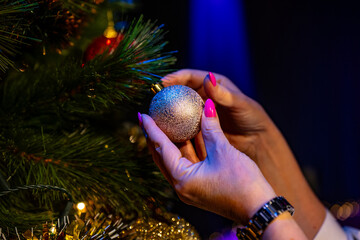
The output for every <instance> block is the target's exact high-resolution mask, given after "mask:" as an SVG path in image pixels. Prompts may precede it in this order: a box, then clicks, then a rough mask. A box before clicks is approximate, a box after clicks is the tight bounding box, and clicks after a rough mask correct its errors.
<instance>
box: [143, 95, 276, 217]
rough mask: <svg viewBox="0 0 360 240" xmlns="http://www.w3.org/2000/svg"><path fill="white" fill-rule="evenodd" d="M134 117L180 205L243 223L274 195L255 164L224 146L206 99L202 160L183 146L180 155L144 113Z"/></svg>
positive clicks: (212, 108) (209, 104) (210, 106)
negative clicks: (137, 120)
mask: <svg viewBox="0 0 360 240" xmlns="http://www.w3.org/2000/svg"><path fill="white" fill-rule="evenodd" d="M140 117H141V118H142V124H143V127H144V129H145V131H146V133H147V135H148V141H149V146H150V150H151V152H152V154H153V158H154V160H155V162H156V164H157V165H158V166H159V168H160V170H161V171H162V173H163V174H164V176H165V177H166V179H167V180H168V181H169V183H170V184H171V185H172V186H173V187H174V189H175V190H176V192H177V194H178V196H179V197H180V199H181V200H182V201H184V202H185V203H187V204H191V205H194V206H197V207H199V208H202V209H205V210H208V211H212V212H215V213H217V214H220V215H222V216H225V217H227V218H230V219H233V220H236V221H239V222H242V223H244V224H245V223H246V222H247V221H248V219H249V218H250V217H251V216H252V215H254V213H255V212H256V211H257V210H258V209H259V208H260V207H261V206H262V205H263V204H264V203H266V202H267V201H269V200H270V199H272V198H273V197H275V196H276V195H275V193H274V191H273V190H272V188H271V186H270V185H269V184H268V183H267V181H266V180H265V178H264V177H263V175H262V174H261V172H260V170H259V169H258V167H257V166H256V164H255V163H254V162H253V161H252V160H251V159H250V158H249V157H248V156H246V155H245V154H243V153H241V152H240V151H238V150H237V149H235V148H234V147H233V146H231V145H230V143H229V141H228V140H227V139H226V137H225V135H224V133H223V131H222V130H221V128H220V124H219V120H218V118H217V116H216V111H215V106H214V104H213V102H212V101H211V100H210V99H208V100H207V101H206V103H205V108H204V113H203V116H202V121H201V130H202V136H203V139H204V144H205V148H206V151H207V157H206V158H205V160H204V161H198V160H196V157H194V156H193V155H194V154H195V151H194V150H193V149H191V148H192V146H191V145H189V144H187V143H185V145H186V147H184V146H183V147H182V151H180V149H179V148H178V147H177V146H175V145H174V144H173V143H172V142H171V141H170V140H169V139H168V137H167V136H166V135H165V134H164V133H163V132H162V131H161V130H160V129H159V128H158V127H157V125H156V124H155V122H154V121H153V120H152V119H151V118H150V117H149V116H148V115H145V114H143V115H141V116H140Z"/></svg>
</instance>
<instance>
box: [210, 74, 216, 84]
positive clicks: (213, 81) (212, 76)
mask: <svg viewBox="0 0 360 240" xmlns="http://www.w3.org/2000/svg"><path fill="white" fill-rule="evenodd" d="M209 78H210V82H211V83H212V85H213V86H214V87H216V78H215V76H214V74H213V73H212V72H209Z"/></svg>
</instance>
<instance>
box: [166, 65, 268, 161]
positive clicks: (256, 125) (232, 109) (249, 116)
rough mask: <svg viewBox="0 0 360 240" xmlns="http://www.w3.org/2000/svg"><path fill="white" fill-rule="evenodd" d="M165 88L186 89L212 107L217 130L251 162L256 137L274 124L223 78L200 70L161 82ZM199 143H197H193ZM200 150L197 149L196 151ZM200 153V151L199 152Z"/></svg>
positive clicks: (169, 76)
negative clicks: (179, 87) (217, 119)
mask: <svg viewBox="0 0 360 240" xmlns="http://www.w3.org/2000/svg"><path fill="white" fill-rule="evenodd" d="M162 82H163V85H164V86H165V87H167V86H170V85H186V86H189V87H191V88H193V89H194V90H196V91H197V92H198V93H199V94H200V96H201V97H202V98H203V99H204V100H206V99H207V98H211V99H212V100H214V102H215V104H216V108H217V111H218V113H219V118H220V123H221V127H222V129H223V131H224V134H225V135H226V137H227V139H228V140H229V142H230V143H231V144H232V145H233V146H234V147H236V148H237V149H238V150H240V151H241V152H244V153H245V154H246V155H248V156H249V157H250V158H251V159H253V160H254V161H255V162H256V161H257V154H256V149H257V145H259V144H260V139H259V136H260V135H261V134H263V133H266V132H267V131H270V129H271V128H272V127H274V124H273V123H272V121H271V119H270V118H269V117H268V115H267V114H266V112H265V111H264V110H263V108H262V107H261V106H260V105H259V104H258V103H257V102H255V101H254V100H252V99H251V98H249V97H247V96H246V95H245V94H243V93H242V92H241V91H240V90H239V89H238V88H237V87H236V86H235V85H234V84H233V83H232V82H231V81H230V80H229V79H228V78H227V77H225V76H223V75H220V74H216V73H214V74H212V73H209V74H208V73H207V72H204V71H200V70H191V69H183V70H180V71H177V72H174V73H171V74H169V75H166V76H165V77H164V78H163V79H162ZM199 142H200V143H201V141H197V143H199ZM198 148H199V149H201V147H198ZM202 150H203V148H202Z"/></svg>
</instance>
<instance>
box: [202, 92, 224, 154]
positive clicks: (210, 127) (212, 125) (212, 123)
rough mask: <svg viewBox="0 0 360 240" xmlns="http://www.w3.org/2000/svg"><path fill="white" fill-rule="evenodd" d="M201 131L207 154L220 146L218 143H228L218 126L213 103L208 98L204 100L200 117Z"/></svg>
mask: <svg viewBox="0 0 360 240" xmlns="http://www.w3.org/2000/svg"><path fill="white" fill-rule="evenodd" d="M201 131H202V135H203V138H204V143H205V147H206V150H207V153H208V154H209V153H211V152H214V151H216V150H217V149H218V148H220V147H221V146H219V144H230V143H229V142H228V140H227V139H226V137H225V135H224V132H223V131H222V129H221V127H220V122H219V118H218V117H217V114H216V109H215V104H214V102H213V101H212V100H211V99H210V98H209V99H208V100H206V102H205V107H204V111H203V115H202V119H201Z"/></svg>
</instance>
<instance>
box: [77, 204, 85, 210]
mask: <svg viewBox="0 0 360 240" xmlns="http://www.w3.org/2000/svg"><path fill="white" fill-rule="evenodd" d="M76 208H77V209H78V210H79V211H83V210H84V209H85V203H83V202H79V203H78V204H77V205H76Z"/></svg>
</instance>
